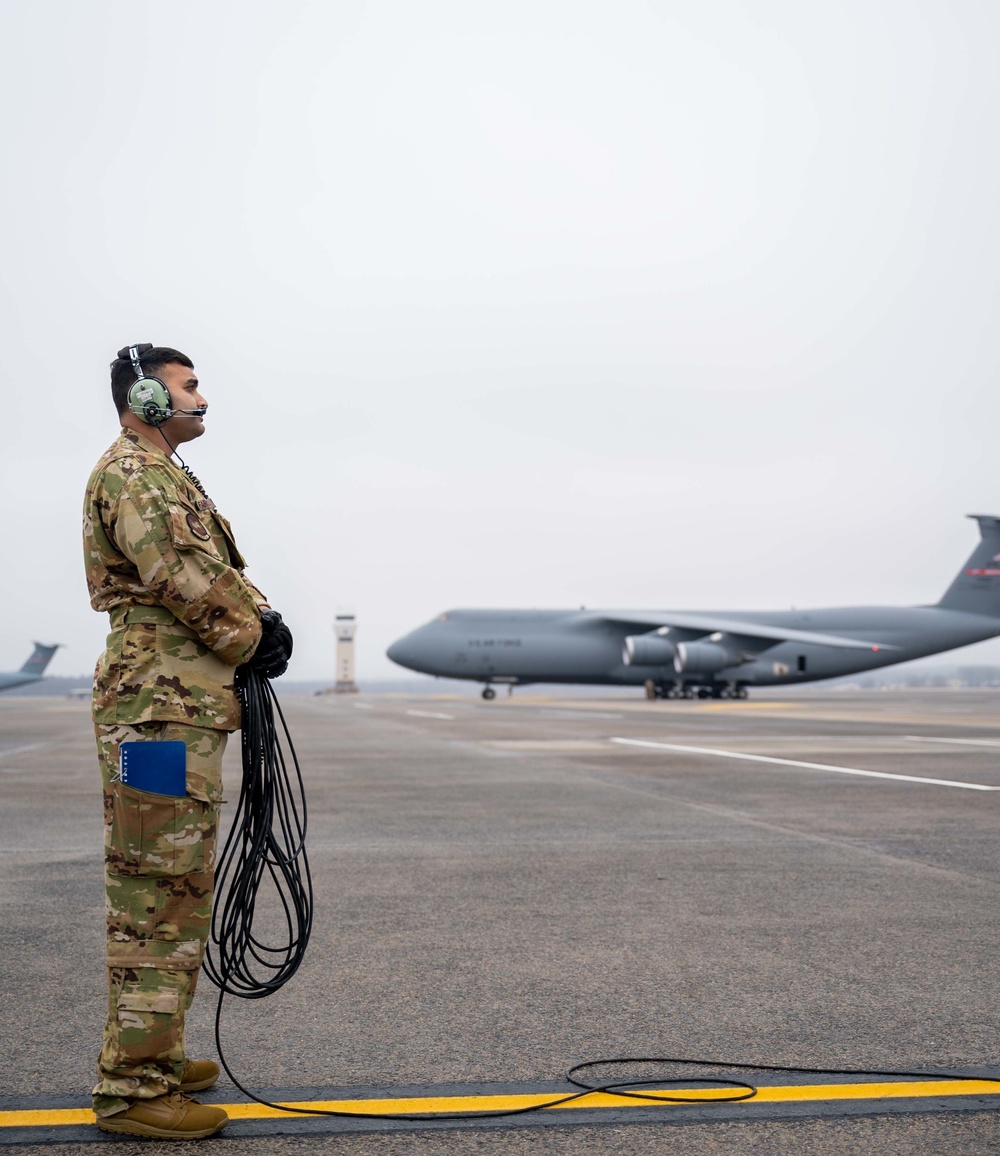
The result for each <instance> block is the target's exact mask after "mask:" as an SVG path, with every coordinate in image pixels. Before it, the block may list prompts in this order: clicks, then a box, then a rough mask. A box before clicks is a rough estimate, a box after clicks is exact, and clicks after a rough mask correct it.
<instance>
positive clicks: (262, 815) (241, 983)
mask: <svg viewBox="0 0 1000 1156" xmlns="http://www.w3.org/2000/svg"><path fill="white" fill-rule="evenodd" d="M237 687H238V689H239V693H240V704H241V707H242V712H243V720H242V722H243V727H242V755H243V784H242V787H241V790H240V798H239V802H238V803H237V807H236V814H235V816H234V819H233V825H232V828H231V829H230V832H229V836H228V838H227V839H226V844H225V847H224V848H223V851H222V854H221V856H220V858H219V865H218V868H217V871H216V903H215V909H214V911H213V914H212V932H211V942H210V943H209V946H208V950H207V952H206V956H205V971H206V973H207V974H208V976H209V978H210V979H211V981H212V982H213V983H214V984H215V985H216V987H218V989H219V1002H218V1005H217V1007H216V1011H215V1046H216V1048H217V1050H218V1053H219V1059H220V1061H221V1063H222V1066H223V1068H225V1070H226V1074H227V1075H228V1076H229V1078H230V1079H231V1080H232V1081H233V1084H234V1085H235V1086H236V1087H237V1088H239V1090H240V1091H241V1092H243V1094H244V1095H246V1096H248V1097H249V1098H250V1099H251V1100H254V1101H256V1102H257V1103H258V1104H263V1105H264V1106H265V1107H268V1108H277V1109H278V1110H280V1111H282V1112H288V1113H292V1114H298V1115H303V1116H341V1117H351V1118H356V1119H367V1120H401V1121H411V1122H414V1123H427V1122H428V1121H430V1120H434V1121H438V1120H440V1121H449V1120H451V1121H459V1120H491V1119H498V1118H500V1117H503V1116H520V1115H523V1114H525V1113H526V1112H538V1111H541V1110H542V1109H543V1108H555V1107H558V1106H559V1105H562V1104H568V1103H571V1102H572V1101H574V1100H582V1099H583V1098H584V1097H585V1096H590V1095H592V1094H593V1093H595V1092H607V1093H611V1094H614V1095H616V1096H624V1097H627V1098H630V1099H635V1100H641V1101H643V1102H644V1103H647V1104H649V1103H664V1104H732V1103H737V1102H739V1101H742V1100H750V1099H752V1098H753V1097H754V1096H756V1095H757V1091H758V1089H757V1088H756V1086H755V1085H753V1084H749V1083H747V1082H746V1081H744V1080H737V1079H729V1078H726V1077H722V1076H708V1075H706V1076H671V1077H660V1078H648V1079H646V1078H642V1079H619V1080H608V1081H603V1082H597V1083H592V1082H591V1081H589V1080H587V1079H584V1078H583V1076H582V1073H584V1072H586V1071H588V1070H590V1069H593V1068H598V1067H620V1066H622V1065H625V1064H644V1065H649V1064H662V1065H668V1064H669V1065H674V1066H676V1065H682V1066H684V1067H689V1068H698V1069H702V1070H704V1069H707V1068H711V1069H722V1070H724V1071H732V1070H743V1071H748V1072H787V1073H790V1074H794V1075H815V1076H868V1077H871V1076H883V1077H884V1076H889V1077H892V1078H894V1079H912V1080H927V1079H941V1080H986V1081H988V1082H991V1083H996V1084H997V1085H998V1088H1000V1079H994V1078H992V1077H982V1076H970V1075H965V1074H961V1075H957V1074H955V1073H953V1072H897V1071H878V1070H875V1069H868V1068H802V1067H792V1066H790V1065H784V1064H747V1063H740V1062H737V1061H732V1060H692V1059H685V1058H683V1057H668V1056H640V1057H624V1058H617V1057H616V1058H613V1059H606V1060H586V1061H584V1062H583V1063H579V1064H574V1066H573V1067H571V1068H570V1069H569V1071H567V1072H566V1076H565V1078H566V1080H567V1081H568V1082H569V1083H570V1084H572V1085H573V1086H574V1087H576V1088H578V1089H580V1090H579V1091H575V1092H569V1093H567V1094H566V1095H561V1096H556V1097H554V1098H553V1099H551V1100H546V1101H545V1102H544V1103H541V1104H531V1105H529V1106H528V1107H526V1108H508V1109H505V1110H502V1111H493V1112H490V1111H487V1112H454V1113H441V1112H424V1113H415V1114H411V1115H403V1114H399V1113H392V1114H389V1113H383V1112H339V1111H335V1110H333V1109H329V1108H325V1109H324V1108H292V1107H288V1106H287V1105H285V1104H275V1103H272V1102H271V1101H270V1100H265V1099H263V1098H262V1097H261V1096H257V1095H255V1094H254V1093H253V1092H251V1091H250V1090H249V1089H248V1088H246V1087H244V1086H243V1084H241V1083H240V1081H239V1080H238V1079H237V1078H236V1076H234V1075H233V1071H232V1069H231V1068H230V1066H229V1064H228V1063H227V1061H226V1057H225V1054H224V1052H223V1050H222V1007H223V1002H224V1000H225V997H226V996H227V995H235V996H239V997H240V998H241V999H263V998H264V997H265V996H269V995H271V994H272V993H273V992H276V991H277V990H278V989H279V988H280V987H282V986H283V985H284V984H285V983H287V982H288V980H290V979H291V978H292V976H293V975H294V974H295V972H296V971H298V969H299V966H300V965H301V963H302V961H303V959H304V958H305V952H306V947H307V946H308V943H309V935H310V932H311V930H312V918H313V890H312V877H311V875H310V872H309V860H308V858H307V856H306V848H305V837H306V817H307V812H306V797H305V789H304V787H303V783H302V773H301V770H300V769H299V761H298V758H297V757H296V754H295V748H294V746H293V745H292V740H291V736H290V735H289V733H288V725H287V724H286V722H285V717H284V715H283V714H282V712H281V706H280V705H279V703H278V700H277V697H276V696H275V693H274V691H273V689H272V688H271V684H270V683H269V682H268V680H267V679H266V678H264V676H263V675H261V674H259V673H258V672H257V671H255V670H253V669H251V668H250V667H248V666H241V667H240V668H239V669H238V671H237ZM275 714H277V717H278V720H279V721H280V723H281V734H279V732H278V728H277V726H276V725H275ZM282 736H283V739H282ZM285 748H287V757H286V753H285ZM289 763H290V764H291V767H292V768H293V769H294V776H290V775H289ZM266 881H269V885H270V889H271V891H272V892H273V893H274V894H275V895H276V896H277V898H278V901H279V906H280V910H281V912H282V915H283V920H284V927H283V929H282V930H281V931H279V941H278V942H277V943H265V942H264V941H263V940H262V939H260V938H259V937H258V935H257V934H256V933H255V931H254V926H253V925H254V917H255V914H256V905H257V900H258V897H259V895H260V894H261V888H262V886H263V885H265V882H266ZM692 1084H699V1085H704V1087H705V1091H706V1093H708V1094H706V1095H704V1096H697V1095H671V1094H669V1093H668V1092H665V1091H663V1088H664V1087H665V1086H666V1087H671V1086H674V1087H682V1088H684V1089H685V1090H686V1091H689V1092H690V1091H693V1090H694V1089H692V1087H691V1085H692ZM652 1087H655V1088H656V1089H657V1091H655V1092H654V1091H649V1090H646V1091H639V1090H638V1089H649V1088H652ZM727 1090H728V1091H727ZM719 1091H721V1092H725V1093H726V1094H724V1095H715V1094H712V1093H713V1092H719ZM581 1106H583V1105H581Z"/></svg>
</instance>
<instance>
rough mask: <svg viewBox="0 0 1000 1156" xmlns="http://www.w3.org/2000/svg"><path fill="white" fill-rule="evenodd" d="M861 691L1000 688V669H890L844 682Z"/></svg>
mask: <svg viewBox="0 0 1000 1156" xmlns="http://www.w3.org/2000/svg"><path fill="white" fill-rule="evenodd" d="M845 683H847V684H849V685H851V686H856V687H859V688H860V689H861V690H881V688H882V687H883V686H889V687H908V686H913V687H918V686H928V687H962V686H1000V666H914V667H909V668H908V667H906V666H905V665H904V666H898V667H894V666H890V667H887V668H886V669H885V670H878V671H874V672H873V673H872V674H865V675H862V676H860V677H858V678H853V679H846V680H843V681H842V682H841V685H844V684H845Z"/></svg>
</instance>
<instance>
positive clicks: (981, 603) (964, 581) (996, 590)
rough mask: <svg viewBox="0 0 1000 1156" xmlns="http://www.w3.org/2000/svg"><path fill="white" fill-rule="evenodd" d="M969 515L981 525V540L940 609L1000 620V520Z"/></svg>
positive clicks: (989, 515)
mask: <svg viewBox="0 0 1000 1156" xmlns="http://www.w3.org/2000/svg"><path fill="white" fill-rule="evenodd" d="M968 516H969V517H970V518H975V520H976V521H977V522H978V523H979V533H980V534H981V535H982V538H981V539H980V541H979V543H978V545H977V546H976V548H975V550H973V551H972V553H971V554H970V555H969V560H968V561H967V562H966V563H965V565H964V566H963V567H962V569H961V570H959V572H958V574H957V576H956V577H955V581H954V582H952V584H951V585H950V586H949V587H948V589H947V590H946V591H945V592H944V596H943V597H942V599H941V601H940V602H939V603H938V606H939V607H940V608H941V609H942V610H962V611H964V612H965V613H966V614H983V615H985V616H986V617H988V618H1000V518H998V517H994V516H993V515H992V514H969V515H968Z"/></svg>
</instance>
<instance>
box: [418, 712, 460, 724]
mask: <svg viewBox="0 0 1000 1156" xmlns="http://www.w3.org/2000/svg"><path fill="white" fill-rule="evenodd" d="M406 713H407V714H408V715H412V716H413V717H414V718H443V719H447V720H448V721H449V722H451V721H452V720H453V719H454V717H455V716H454V715H453V714H441V713H440V712H439V711H436V710H408V711H407V712H406Z"/></svg>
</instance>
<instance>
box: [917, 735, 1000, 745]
mask: <svg viewBox="0 0 1000 1156" xmlns="http://www.w3.org/2000/svg"><path fill="white" fill-rule="evenodd" d="M903 738H904V739H909V740H910V742H911V743H958V745H959V746H962V747H1000V739H933V738H925V737H924V736H923V735H903Z"/></svg>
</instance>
